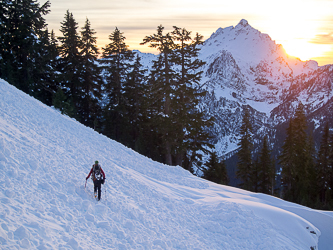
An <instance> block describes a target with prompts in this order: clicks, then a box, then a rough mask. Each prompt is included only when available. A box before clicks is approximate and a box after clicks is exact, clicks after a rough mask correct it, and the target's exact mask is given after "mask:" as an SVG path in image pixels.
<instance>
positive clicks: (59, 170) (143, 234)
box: [0, 79, 333, 250]
mask: <svg viewBox="0 0 333 250" xmlns="http://www.w3.org/2000/svg"><path fill="white" fill-rule="evenodd" d="M95 160H99V162H100V163H101V165H102V168H103V169H104V171H105V173H106V184H105V185H103V186H102V200H101V201H100V202H97V201H96V200H95V199H94V198H92V189H93V184H92V182H91V180H88V182H87V187H86V188H85V177H86V176H87V174H88V172H89V170H90V168H91V165H92V164H93V162H94V161H95ZM0 170H1V172H2V178H1V179H0V188H1V189H0V202H1V206H0V246H1V247H0V248H1V249H200V250H201V249H310V247H314V248H315V249H318V246H319V249H320V250H325V249H331V247H332V246H333V237H332V235H333V217H332V212H323V211H317V210H312V209H309V208H307V207H303V206H300V205H297V204H293V203H289V202H286V201H283V200H281V199H278V198H275V197H272V196H268V195H264V194H259V193H252V192H247V191H244V190H241V189H237V188H232V187H228V186H223V185H217V184H214V183H211V182H208V181H206V180H203V179H200V178H198V177H195V176H193V175H191V174H190V173H189V172H188V171H185V170H184V169H182V168H181V167H178V166H166V165H163V164H160V163H157V162H154V161H152V160H150V159H148V158H146V157H144V156H141V155H139V154H137V153H136V152H134V151H133V150H131V149H128V148H126V147H124V146H123V145H121V144H119V143H117V142H115V141H112V140H110V139H108V138H106V137H105V136H103V135H101V134H99V133H97V132H95V131H93V130H92V129H90V128H87V127H85V126H83V125H81V124H79V123H78V122H77V121H75V120H73V119H71V118H69V117H66V116H63V115H61V114H60V113H59V112H58V111H57V110H54V109H53V108H50V107H47V106H45V105H43V104H42V103H40V102H39V101H37V100H35V99H33V98H32V97H30V96H28V95H26V94H24V93H22V92H20V91H18V90H17V89H16V88H15V87H13V86H11V85H9V84H8V83H7V82H5V81H3V80H1V79H0ZM319 236H320V237H319ZM318 240H319V243H318Z"/></svg>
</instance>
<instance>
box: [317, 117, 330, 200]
mask: <svg viewBox="0 0 333 250" xmlns="http://www.w3.org/2000/svg"><path fill="white" fill-rule="evenodd" d="M330 155H331V147H330V133H329V128H328V124H327V123H326V125H325V128H324V131H323V135H322V139H321V143H320V148H319V151H318V157H317V159H318V160H317V164H316V176H317V180H316V182H317V186H318V190H317V191H318V194H319V200H320V202H322V203H324V204H325V203H326V202H327V201H326V197H327V195H326V193H327V192H329V189H330V177H331V176H330V175H331V173H330V172H331V168H330V165H331V163H330Z"/></svg>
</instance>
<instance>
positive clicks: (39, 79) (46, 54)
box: [31, 30, 59, 106]
mask: <svg viewBox="0 0 333 250" xmlns="http://www.w3.org/2000/svg"><path fill="white" fill-rule="evenodd" d="M40 40H41V41H42V42H41V43H42V44H44V45H45V46H44V47H40V49H39V51H38V55H39V60H36V67H35V68H34V69H33V84H31V92H32V93H33V96H34V97H35V98H37V99H38V100H40V101H42V102H43V103H45V104H46V105H49V106H51V105H52V98H53V95H54V94H55V93H56V92H57V89H58V87H59V81H58V74H57V63H58V57H59V51H58V45H57V39H56V38H55V35H54V32H53V30H52V31H51V33H49V32H48V30H46V31H45V32H44V35H43V36H41V38H40Z"/></svg>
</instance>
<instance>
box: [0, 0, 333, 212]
mask: <svg viewBox="0 0 333 250" xmlns="http://www.w3.org/2000/svg"><path fill="white" fill-rule="evenodd" d="M49 7H50V2H49V1H47V2H46V3H44V4H43V5H42V6H40V5H39V3H38V2H37V1H36V0H16V1H14V0H4V1H3V2H2V4H1V7H0V12H1V15H0V38H1V39H0V43H1V48H2V49H1V51H0V78H2V79H4V80H6V81H8V82H9V83H10V84H13V85H14V86H16V87H17V88H18V89H20V90H22V91H24V92H26V93H28V94H30V95H31V96H33V97H35V98H36V99H38V100H40V101H42V102H43V103H45V104H47V105H49V106H52V105H53V106H54V107H55V108H57V109H59V110H60V111H61V112H62V113H64V114H66V115H68V116H70V117H73V118H75V119H77V120H78V121H79V122H81V123H82V124H84V125H86V126H89V127H91V128H93V129H95V130H96V131H98V132H100V133H102V134H104V135H106V136H108V137H109V138H111V139H114V140H116V141H118V142H120V143H122V144H124V145H126V146H128V147H130V148H132V149H134V150H135V151H137V152H139V153H141V154H143V155H146V156H148V157H150V158H152V159H153V160H156V161H159V162H162V163H165V164H168V165H180V166H182V167H184V168H185V169H188V170H189V171H191V172H193V173H194V171H195V170H198V171H201V174H200V175H201V176H202V177H203V178H205V179H208V180H210V181H213V182H216V183H219V184H228V182H229V180H228V174H227V170H226V164H225V161H224V160H221V159H220V158H219V157H218V154H217V152H214V151H213V146H212V144H211V142H212V139H213V138H212V137H211V135H210V134H209V132H207V131H209V128H210V127H211V126H213V122H214V121H213V119H212V117H210V116H209V115H208V114H205V113H204V112H203V111H202V110H201V109H200V105H199V103H200V98H201V97H203V96H205V95H206V92H205V91H204V90H203V89H202V88H201V87H200V79H201V75H202V71H201V67H202V66H203V65H204V62H203V61H201V60H199V59H198V53H199V48H198V46H199V45H200V44H202V36H201V35H200V34H198V33H197V34H196V35H194V36H193V35H192V32H190V31H187V30H186V29H185V28H179V27H177V26H174V27H173V30H172V31H171V32H167V33H166V32H165V30H164V27H163V26H162V25H160V26H158V27H157V30H156V33H154V34H152V35H148V36H145V37H144V38H143V40H142V43H141V44H147V45H148V46H149V47H152V48H155V49H156V50H157V51H158V52H159V54H158V57H157V59H156V60H155V61H153V62H152V63H153V66H152V68H151V69H150V70H147V69H145V68H143V66H142V64H141V58H140V56H139V55H138V54H137V53H134V52H133V51H131V50H130V49H129V48H128V45H126V38H125V36H124V34H123V33H122V32H121V31H120V30H119V29H118V28H115V30H114V31H112V32H111V33H110V35H109V43H108V44H106V45H105V46H104V47H103V48H102V49H101V51H100V50H99V49H98V48H97V45H96V44H97V38H96V36H95V35H96V32H95V31H94V29H93V28H92V27H91V23H90V21H89V19H88V18H87V19H86V21H85V24H84V26H83V27H82V28H79V26H78V23H77V22H76V21H75V19H74V16H73V14H72V13H71V12H70V11H67V12H66V13H65V16H64V20H63V21H62V22H61V27H60V32H61V34H62V35H61V36H59V37H56V36H55V34H54V32H53V31H51V32H49V30H48V29H47V24H46V23H45V19H44V16H45V15H46V14H48V13H49ZM250 120H251V119H250V113H249V111H248V109H245V111H244V115H243V121H242V126H241V128H240V137H241V138H240V140H239V143H238V147H239V149H238V153H237V156H238V164H237V177H238V178H239V179H240V180H241V184H240V187H241V188H244V189H247V190H250V191H255V192H262V193H267V194H273V195H277V196H280V197H282V198H284V199H287V200H290V201H293V202H297V203H300V204H304V205H308V206H312V207H318V208H332V207H333V204H332V200H333V193H332V188H333V174H332V165H333V136H332V135H330V133H329V128H328V125H327V126H326V128H325V131H324V133H323V139H322V143H321V146H320V149H319V151H318V154H317V153H316V151H315V150H314V146H313V142H312V140H311V138H310V137H308V136H307V134H306V132H305V131H306V121H305V115H304V111H303V106H302V105H299V107H298V108H297V110H296V113H295V118H293V119H291V120H290V123H289V127H288V129H287V137H286V139H285V141H284V145H283V147H282V149H281V152H280V156H279V158H278V159H277V161H275V160H274V159H272V156H271V150H270V144H269V138H268V137H267V136H266V137H264V138H263V140H262V145H261V149H260V151H259V153H257V154H254V142H253V131H252V124H251V121H250ZM254 155H255V156H254ZM205 156H208V157H207V159H205ZM276 166H279V167H278V169H277V168H276ZM277 176H281V185H278V187H277V185H276V179H277ZM277 189H278V191H277Z"/></svg>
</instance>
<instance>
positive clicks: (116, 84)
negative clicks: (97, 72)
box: [101, 28, 133, 142]
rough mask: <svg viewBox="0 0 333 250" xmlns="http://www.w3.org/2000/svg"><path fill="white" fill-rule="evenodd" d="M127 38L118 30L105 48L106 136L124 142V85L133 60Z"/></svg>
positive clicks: (103, 60) (104, 128)
mask: <svg viewBox="0 0 333 250" xmlns="http://www.w3.org/2000/svg"><path fill="white" fill-rule="evenodd" d="M125 39H126V37H124V35H123V33H122V32H120V30H119V29H118V28H116V29H115V30H114V32H112V33H111V35H110V36H109V40H110V43H109V44H107V45H106V47H105V48H103V56H102V57H103V59H102V60H101V62H102V63H103V68H104V76H105V79H106V84H105V95H106V100H105V106H104V125H103V131H104V134H105V135H107V136H108V137H110V138H113V139H115V140H117V141H120V142H122V141H123V138H124V136H126V131H124V129H123V128H124V119H123V116H124V113H125V112H126V110H125V104H124V98H123V84H124V82H125V81H126V79H127V74H128V73H129V68H131V62H132V60H133V52H132V51H131V50H129V49H128V45H126V43H125Z"/></svg>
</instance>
